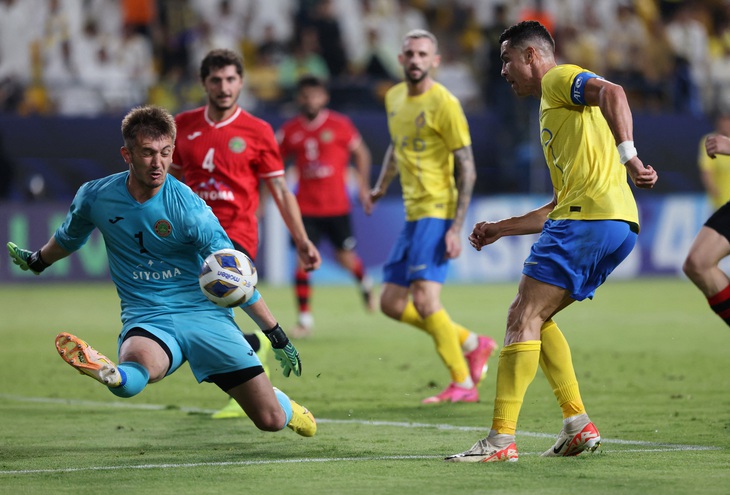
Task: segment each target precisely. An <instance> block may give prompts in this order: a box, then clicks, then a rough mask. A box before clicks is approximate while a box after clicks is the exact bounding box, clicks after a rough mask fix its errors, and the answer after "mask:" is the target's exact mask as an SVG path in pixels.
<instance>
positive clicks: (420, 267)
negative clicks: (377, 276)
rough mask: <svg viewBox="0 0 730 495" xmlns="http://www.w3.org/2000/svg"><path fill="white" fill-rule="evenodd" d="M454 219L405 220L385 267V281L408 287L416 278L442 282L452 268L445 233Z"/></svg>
mask: <svg viewBox="0 0 730 495" xmlns="http://www.w3.org/2000/svg"><path fill="white" fill-rule="evenodd" d="M452 223H453V220H451V219H449V220H444V219H441V218H422V219H420V220H416V221H414V222H406V224H405V226H404V227H403V230H401V233H400V235H399V236H398V240H397V241H396V243H395V245H394V246H393V249H392V250H391V251H390V256H389V257H388V261H387V262H386V263H385V267H384V268H383V281H384V282H388V283H391V284H396V285H400V286H402V287H409V286H410V285H411V283H412V282H413V281H414V280H430V281H432V282H438V283H440V284H443V283H444V281H446V275H447V274H448V270H449V259H447V258H446V257H445V256H444V255H445V253H446V243H445V242H444V237H445V236H446V231H447V230H449V227H451V224H452Z"/></svg>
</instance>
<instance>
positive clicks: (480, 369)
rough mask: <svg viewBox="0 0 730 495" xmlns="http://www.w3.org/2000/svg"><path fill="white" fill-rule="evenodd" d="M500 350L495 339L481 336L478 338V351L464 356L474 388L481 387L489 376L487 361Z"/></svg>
mask: <svg viewBox="0 0 730 495" xmlns="http://www.w3.org/2000/svg"><path fill="white" fill-rule="evenodd" d="M498 348H499V346H498V345H497V343H496V342H495V341H494V340H493V339H491V338H489V337H487V336H486V335H480V336H479V337H477V347H476V349H474V350H473V351H471V352H467V353H466V354H464V357H465V358H466V362H467V364H468V365H469V373H470V374H471V379H472V381H473V382H474V386H477V385H479V382H481V381H482V380H483V379H484V377H485V376H486V375H487V361H489V357H490V356H491V355H492V353H493V352H494V351H496V350H497V349H498Z"/></svg>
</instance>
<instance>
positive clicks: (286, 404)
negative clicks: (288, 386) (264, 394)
mask: <svg viewBox="0 0 730 495" xmlns="http://www.w3.org/2000/svg"><path fill="white" fill-rule="evenodd" d="M274 393H275V394H276V399H277V400H278V401H279V404H281V408H282V409H283V410H284V414H286V423H284V426H283V427H282V429H284V428H286V425H288V424H289V421H291V417H292V415H293V414H294V411H292V408H291V400H290V399H289V396H287V395H286V394H285V393H284V392H282V391H281V390H279V389H278V388H276V387H274Z"/></svg>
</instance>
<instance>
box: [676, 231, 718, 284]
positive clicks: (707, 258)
mask: <svg viewBox="0 0 730 495" xmlns="http://www.w3.org/2000/svg"><path fill="white" fill-rule="evenodd" d="M728 255H730V241H728V240H727V238H726V237H725V236H723V235H721V234H720V233H718V232H717V231H716V230H714V229H711V228H709V227H702V228H701V229H700V232H699V233H698V234H697V237H696V238H695V240H694V242H693V243H692V247H691V248H690V250H689V254H688V255H687V259H686V260H685V261H684V266H683V267H682V269H683V270H684V273H685V274H686V275H687V277H689V279H690V280H691V281H692V283H694V284H695V285H696V286H697V288H698V289H700V290H701V291H702V293H703V294H704V295H705V297H707V298H710V297H712V296H714V295H715V294H717V293H718V292H720V291H721V290H723V289H724V288H725V287H727V286H728V285H730V279H728V276H727V275H726V274H725V272H723V271H722V270H720V268H718V266H717V265H718V264H719V263H720V260H721V259H723V258H724V257H726V256H728Z"/></svg>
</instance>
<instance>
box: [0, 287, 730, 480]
mask: <svg viewBox="0 0 730 495" xmlns="http://www.w3.org/2000/svg"><path fill="white" fill-rule="evenodd" d="M260 289H261V291H262V293H263V295H264V297H265V298H266V299H267V301H268V303H269V306H270V307H271V308H272V310H273V312H274V314H276V315H277V316H278V318H279V319H280V321H281V323H282V324H283V325H284V327H285V328H286V327H287V326H290V325H291V324H292V323H293V321H294V296H293V294H292V291H291V290H290V289H288V288H276V287H267V286H263V287H261V288H260ZM515 290H516V284H496V285H484V286H481V285H463V286H455V285H451V286H450V285H447V286H446V287H445V288H444V293H443V301H444V304H445V306H446V308H447V309H448V311H449V313H450V315H451V316H452V318H453V319H454V320H457V321H459V322H460V323H462V324H463V325H465V326H467V327H469V328H471V329H473V330H475V331H478V332H480V333H486V334H489V335H492V336H493V337H495V338H496V339H497V340H498V341H499V342H501V341H502V338H503V336H504V322H505V318H506V310H507V307H508V305H509V304H510V302H511V300H512V298H513V297H514V294H515ZM0 301H2V302H1V303H0V305H1V307H2V311H1V313H2V316H1V317H0V339H1V340H0V418H1V419H2V426H1V427H0V492H2V493H13V494H47V493H54V494H63V493H110V494H111V493H114V494H127V493H135V494H139V493H149V494H167V493H170V494H181V493H195V494H207V493H210V494H221V493H250V494H277V495H281V494H284V493H286V494H292V495H299V494H348V495H356V494H387V493H393V494H419V495H424V494H440V495H450V494H459V495H465V494H481V493H500V494H513V493H525V494H528V493H529V494H541V493H555V494H565V493H611V494H613V493H619V494H621V493H636V494H646V493H660V494H662V495H667V494H681V493H687V494H693V493H703V494H721V493H722V494H727V493H730V450H729V449H730V379H729V378H728V377H729V376H730V359H729V358H728V348H729V347H730V329H729V328H727V327H726V326H725V325H724V323H722V321H721V320H720V319H719V318H718V317H717V316H715V315H714V314H712V313H711V312H710V310H709V308H708V307H707V303H706V301H705V300H704V299H703V298H702V296H701V294H700V293H699V291H697V290H696V289H695V288H694V287H693V286H692V285H691V284H690V283H689V282H688V281H686V280H680V279H673V278H668V279H655V280H637V281H619V280H616V281H614V280H609V281H608V282H607V283H606V284H605V285H604V286H603V287H602V288H600V289H599V290H598V293H597V296H596V299H595V300H594V301H585V302H582V303H579V304H574V305H573V306H571V307H569V308H568V309H567V310H565V311H564V312H563V314H561V315H559V316H558V317H557V318H556V321H557V323H558V325H559V326H560V328H561V329H562V330H563V332H564V333H565V335H566V337H567V339H568V341H569V342H570V343H571V347H572V351H573V360H574V363H575V367H576V371H577V374H578V378H579V381H580V384H581V391H582V394H583V399H584V401H585V403H586V406H587V408H588V412H589V414H590V416H591V418H592V419H593V421H594V422H595V423H596V425H597V426H598V428H599V429H600V431H601V434H602V436H603V437H604V442H603V445H602V446H601V447H600V449H599V450H598V451H596V453H594V454H592V455H581V456H579V457H576V458H565V459H562V458H558V459H556V458H541V457H539V455H538V454H539V453H540V452H542V451H543V450H545V449H547V448H548V447H549V446H550V445H552V442H553V438H554V436H555V435H556V434H557V433H558V431H559V429H560V421H561V415H560V410H559V408H558V406H557V403H556V401H555V399H554V397H553V395H552V393H551V391H550V390H549V387H548V385H547V381H546V380H545V378H544V376H543V375H542V372H540V371H538V375H537V377H536V378H535V380H534V382H533V383H532V385H531V387H530V389H529V390H528V392H527V396H526V397H525V403H524V405H523V407H522V413H521V416H520V422H519V426H518V436H517V444H518V448H519V451H520V460H519V462H517V463H515V464H506V463H498V464H478V465H475V464H450V463H445V462H443V461H442V458H443V456H445V455H448V454H452V453H456V452H459V451H462V450H465V449H467V448H469V447H470V446H471V445H472V444H473V443H474V442H475V441H476V440H478V439H479V438H482V437H483V436H485V435H486V432H487V430H488V427H489V421H490V419H491V415H492V404H493V399H494V386H495V378H496V363H497V359H496V357H495V358H493V359H492V360H491V361H490V363H491V364H492V367H491V369H490V372H489V374H488V375H487V379H486V380H485V381H484V382H483V383H482V384H481V385H480V395H481V399H480V402H479V403H477V404H443V405H429V406H426V405H422V404H421V403H420V400H421V399H422V398H423V397H426V396H427V395H431V394H433V393H434V392H437V391H440V390H441V389H442V388H443V387H445V386H446V385H447V381H448V374H447V373H446V371H445V369H444V368H443V366H442V365H441V364H440V362H439V360H438V357H437V355H436V353H435V351H434V349H433V345H432V343H431V341H430V340H429V339H428V338H426V336H425V334H423V333H421V332H420V331H418V330H416V329H413V328H410V327H406V326H404V325H400V324H398V323H395V322H393V321H390V320H388V319H386V318H385V317H384V316H383V315H381V314H367V313H365V312H364V310H363V308H362V307H361V304H360V300H359V298H358V294H357V291H356V289H355V287H354V286H352V287H350V286H336V287H320V286H315V287H314V294H313V311H314V316H315V319H316V330H315V334H314V336H313V337H311V338H309V339H306V340H299V341H296V342H295V344H296V346H297V347H298V349H299V351H300V353H301V356H302V361H303V371H304V374H303V376H302V377H300V378H296V377H292V378H288V379H285V378H284V377H283V376H281V375H280V371H279V370H278V368H277V367H276V363H275V361H273V359H272V362H271V363H270V364H271V367H272V370H273V377H272V381H273V383H274V385H276V386H278V387H280V388H281V389H282V390H284V391H285V392H287V393H288V394H289V395H290V396H291V397H292V398H293V399H295V400H297V401H299V402H300V403H302V404H304V405H306V406H307V407H309V408H310V409H311V410H312V411H313V413H314V414H315V416H316V417H317V418H318V421H319V422H318V425H319V431H318V433H317V435H316V436H315V437H314V438H302V437H298V436H297V435H295V434H294V433H293V432H291V431H290V430H288V429H285V430H284V431H282V432H279V433H263V432H259V431H258V430H256V429H255V428H254V427H253V425H252V424H251V423H250V422H249V421H248V420H218V421H214V420H211V419H210V418H209V413H210V412H212V411H213V410H215V409H217V408H219V407H220V406H222V405H223V404H224V403H225V397H224V394H223V393H222V392H220V391H219V390H218V389H217V388H216V387H215V386H214V385H210V384H202V385H198V384H197V383H196V382H195V380H194V378H193V377H192V374H191V373H190V371H189V369H188V368H187V367H186V366H183V368H181V369H180V370H179V371H178V372H176V373H175V374H174V375H173V376H171V377H168V378H166V379H165V380H163V381H162V382H161V383H158V384H153V385H150V386H148V387H147V389H145V391H144V392H142V393H141V394H140V395H138V396H137V397H134V398H132V399H127V400H122V399H118V398H116V397H115V396H113V395H112V394H110V393H109V392H108V391H107V390H106V389H105V388H104V387H102V386H100V385H99V384H98V383H96V382H95V381H93V380H91V379H89V378H87V377H84V376H81V375H79V374H78V373H76V372H74V371H73V370H72V369H71V368H70V367H69V366H68V365H66V364H65V363H63V361H62V360H61V359H60V358H59V357H58V356H57V354H56V351H55V348H54V345H53V340H54V337H55V335H56V334H57V333H58V332H60V331H68V332H72V333H76V334H77V335H79V336H80V337H82V338H84V339H86V340H88V341H89V342H90V343H91V344H92V345H93V346H95V347H96V348H97V349H99V350H100V351H102V352H104V353H107V354H108V355H110V356H115V355H116V337H117V334H118V331H119V327H120V323H119V302H118V299H117V297H116V293H115V290H114V288H113V286H111V284H91V285H88V284H78V285H54V284H47V283H44V281H43V280H42V279H38V280H34V281H33V282H31V283H29V284H24V285H20V286H7V285H6V286H1V287H0ZM237 312H238V313H239V314H238V316H237V320H238V322H239V324H240V325H241V326H242V328H244V329H246V330H249V329H251V328H252V324H251V322H250V320H248V319H247V318H246V316H245V315H244V314H243V313H242V312H241V311H239V310H237Z"/></svg>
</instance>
